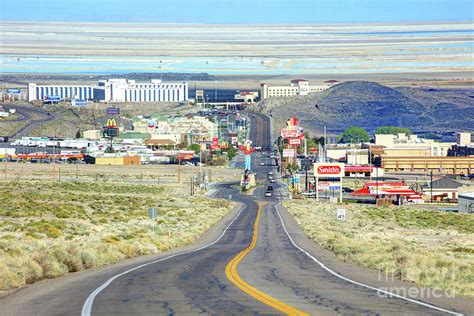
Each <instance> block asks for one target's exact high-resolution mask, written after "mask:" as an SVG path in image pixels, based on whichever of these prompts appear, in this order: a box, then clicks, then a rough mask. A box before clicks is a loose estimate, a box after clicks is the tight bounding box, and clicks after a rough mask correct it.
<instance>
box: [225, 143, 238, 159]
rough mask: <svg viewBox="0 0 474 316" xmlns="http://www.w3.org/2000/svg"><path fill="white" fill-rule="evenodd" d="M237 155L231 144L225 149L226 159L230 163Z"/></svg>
mask: <svg viewBox="0 0 474 316" xmlns="http://www.w3.org/2000/svg"><path fill="white" fill-rule="evenodd" d="M236 155H237V149H235V147H234V146H233V145H232V144H231V145H229V148H228V149H227V158H228V159H229V161H231V160H232V159H233V158H234V157H235V156H236Z"/></svg>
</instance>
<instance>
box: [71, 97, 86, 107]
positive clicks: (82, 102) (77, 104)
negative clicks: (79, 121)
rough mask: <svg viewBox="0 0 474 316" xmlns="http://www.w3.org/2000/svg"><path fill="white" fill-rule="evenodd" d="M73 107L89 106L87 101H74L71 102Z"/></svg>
mask: <svg viewBox="0 0 474 316" xmlns="http://www.w3.org/2000/svg"><path fill="white" fill-rule="evenodd" d="M71 105H74V106H87V100H76V99H73V100H71Z"/></svg>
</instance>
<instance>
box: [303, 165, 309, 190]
mask: <svg viewBox="0 0 474 316" xmlns="http://www.w3.org/2000/svg"><path fill="white" fill-rule="evenodd" d="M305 162H306V168H305V171H306V172H305V177H306V178H305V180H304V190H305V192H308V158H306V160H305Z"/></svg>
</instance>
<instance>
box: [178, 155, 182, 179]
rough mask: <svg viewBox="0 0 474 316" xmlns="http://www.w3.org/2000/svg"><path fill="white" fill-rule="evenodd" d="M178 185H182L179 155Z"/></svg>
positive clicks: (179, 158) (179, 157)
mask: <svg viewBox="0 0 474 316" xmlns="http://www.w3.org/2000/svg"><path fill="white" fill-rule="evenodd" d="M178 183H181V156H180V155H179V153H178Z"/></svg>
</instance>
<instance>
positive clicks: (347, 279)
mask: <svg viewBox="0 0 474 316" xmlns="http://www.w3.org/2000/svg"><path fill="white" fill-rule="evenodd" d="M279 205H280V204H278V205H276V207H275V209H276V211H277V214H278V217H279V218H280V222H281V224H282V225H283V229H284V230H285V233H286V235H287V236H288V238H289V239H290V241H291V243H292V244H293V246H295V247H296V248H297V249H298V250H299V251H301V252H303V253H304V254H305V255H307V256H308V257H309V258H311V259H312V260H313V261H314V262H316V263H317V264H318V265H320V266H321V268H323V269H324V270H326V271H328V272H329V273H331V274H332V275H334V276H336V277H338V278H340V279H342V280H344V281H347V282H350V283H353V284H356V285H359V286H362V287H365V288H368V289H371V290H374V291H377V293H383V294H386V295H388V296H391V297H396V298H399V299H402V300H405V301H408V302H411V303H415V304H419V305H422V306H425V307H428V308H431V309H434V310H438V311H441V312H445V313H448V314H452V315H458V316H462V315H463V314H461V313H457V312H453V311H450V310H447V309H443V308H440V307H437V306H434V305H431V304H428V303H424V302H421V301H418V300H415V299H411V298H408V297H405V296H402V295H398V294H395V293H392V292H389V291H385V290H382V289H378V288H376V287H373V286H370V285H367V284H364V283H360V282H357V281H354V280H351V279H349V278H346V277H344V276H342V275H340V274H339V273H337V272H335V271H333V270H331V269H329V268H328V267H326V266H325V265H324V264H323V263H322V262H321V261H319V260H318V259H316V258H315V257H313V256H312V255H311V254H310V253H308V252H307V251H306V250H304V249H303V248H301V247H300V246H298V245H297V244H296V243H295V241H294V240H293V238H291V236H290V234H289V233H288V231H287V230H286V227H285V223H284V222H283V218H282V217H281V215H280V212H279V211H278V206H279Z"/></svg>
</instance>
